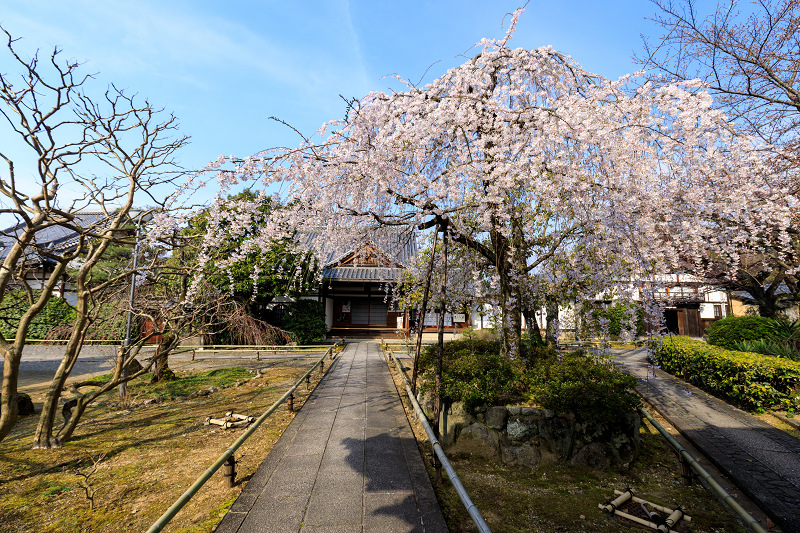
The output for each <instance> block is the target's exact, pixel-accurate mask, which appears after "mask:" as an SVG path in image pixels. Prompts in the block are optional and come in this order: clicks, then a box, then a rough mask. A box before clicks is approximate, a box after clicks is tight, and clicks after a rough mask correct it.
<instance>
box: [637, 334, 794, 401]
mask: <svg viewBox="0 0 800 533" xmlns="http://www.w3.org/2000/svg"><path fill="white" fill-rule="evenodd" d="M650 347H651V348H652V349H653V359H654V360H655V362H656V363H658V364H660V365H661V367H662V368H663V369H664V370H666V371H667V372H669V373H671V374H674V375H676V376H678V377H681V378H683V379H685V380H687V381H689V382H690V383H693V384H694V385H697V386H698V387H700V388H702V389H705V390H707V391H709V392H711V393H712V394H715V395H717V396H720V397H723V398H726V399H728V400H730V401H732V402H734V403H736V404H738V405H740V406H742V407H744V408H745V409H749V410H756V411H760V410H763V409H768V408H772V407H778V408H782V409H786V410H789V411H795V410H797V409H798V408H800V363H798V362H795V361H791V360H788V359H780V358H777V357H769V356H765V355H757V354H752V353H746V352H736V351H731V350H726V349H724V348H721V347H719V346H710V345H708V344H706V343H704V342H702V341H698V340H693V339H689V338H688V337H669V338H663V339H659V340H658V341H654V342H653V343H651V345H650Z"/></svg>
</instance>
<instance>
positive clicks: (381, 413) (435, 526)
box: [216, 342, 447, 533]
mask: <svg viewBox="0 0 800 533" xmlns="http://www.w3.org/2000/svg"><path fill="white" fill-rule="evenodd" d="M300 531H302V532H303V533H333V532H336V533H350V532H386V533H394V532H409V531H413V532H446V531H447V526H446V524H445V521H444V517H443V516H442V512H441V509H440V508H439V504H438V502H437V501H436V495H435V494H434V492H433V488H432V486H431V483H430V479H429V478H428V474H427V472H426V470H425V465H424V464H423V462H422V458H421V457H420V454H419V450H418V449H417V444H416V441H415V439H414V435H413V433H412V432H411V428H410V427H409V424H408V420H407V419H406V415H405V411H404V410H403V406H402V404H401V403H400V397H399V396H398V394H397V389H396V388H395V386H394V383H393V382H392V378H391V375H390V373H389V369H388V368H387V366H386V362H385V360H384V358H383V354H382V353H381V351H380V346H379V345H378V343H377V342H360V343H351V344H348V345H347V347H346V348H345V350H344V351H343V352H342V353H341V354H340V355H339V357H338V358H337V359H336V361H335V363H334V366H333V368H331V369H330V371H329V372H328V375H327V376H326V377H325V378H324V379H323V380H322V381H321V382H320V384H319V385H318V386H317V388H316V390H315V391H314V392H313V393H312V394H311V396H310V397H309V398H308V400H307V401H306V403H305V405H303V408H302V409H301V410H300V412H299V413H297V415H296V416H295V418H294V420H292V422H291V424H289V426H288V428H287V429H286V431H285V432H284V433H283V435H282V436H281V438H280V439H279V440H278V442H277V443H276V444H275V446H274V448H273V449H272V451H271V452H270V453H269V455H268V456H267V458H266V459H265V460H264V462H263V463H262V464H261V466H260V467H259V469H258V470H257V471H256V473H255V474H254V475H253V477H252V478H251V479H250V481H249V482H248V483H247V485H246V486H245V487H244V489H243V490H242V492H241V494H240V495H239V498H238V499H237V500H236V502H235V503H234V504H233V506H232V507H231V509H230V511H229V512H228V513H227V514H226V515H225V518H224V519H223V520H222V522H221V523H220V524H219V526H218V527H217V529H216V532H217V533H234V532H236V533H251V532H264V533H266V532H270V533H271V532H276V533H277V532H300Z"/></svg>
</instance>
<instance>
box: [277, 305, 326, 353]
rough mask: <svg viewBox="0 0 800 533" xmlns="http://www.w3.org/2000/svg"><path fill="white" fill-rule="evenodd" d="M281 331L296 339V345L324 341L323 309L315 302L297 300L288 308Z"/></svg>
mask: <svg viewBox="0 0 800 533" xmlns="http://www.w3.org/2000/svg"><path fill="white" fill-rule="evenodd" d="M283 329H285V330H286V331H288V332H290V333H293V334H294V335H295V336H296V337H297V343H298V344H314V343H315V342H320V341H323V340H325V336H326V335H327V334H328V330H327V328H326V327H325V308H324V307H323V305H322V303H321V302H318V301H316V300H298V301H296V302H294V303H293V304H291V305H290V306H289V314H288V316H287V318H286V321H285V322H284V325H283Z"/></svg>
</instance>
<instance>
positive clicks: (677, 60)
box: [636, 0, 800, 144]
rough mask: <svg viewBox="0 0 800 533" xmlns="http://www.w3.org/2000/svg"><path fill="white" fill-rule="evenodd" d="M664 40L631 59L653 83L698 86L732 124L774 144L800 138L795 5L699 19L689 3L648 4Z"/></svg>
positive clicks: (727, 0) (755, 5) (731, 6)
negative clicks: (694, 83)
mask: <svg viewBox="0 0 800 533" xmlns="http://www.w3.org/2000/svg"><path fill="white" fill-rule="evenodd" d="M653 3H654V4H655V5H656V6H657V7H658V9H659V11H658V12H657V13H656V15H655V16H654V18H653V21H654V22H656V23H657V24H658V25H660V26H661V27H662V28H663V30H664V34H663V35H662V36H660V37H658V38H655V39H649V38H645V39H644V54H643V55H642V56H641V57H637V58H636V59H637V60H638V61H639V62H640V63H641V64H642V65H643V66H645V67H647V68H652V69H654V71H655V78H656V79H657V80H662V81H663V80H675V79H680V80H690V79H695V78H699V79H701V80H703V81H704V82H705V83H706V84H708V86H709V88H710V89H711V91H712V92H714V93H716V94H715V98H716V100H717V101H718V102H719V104H720V105H721V106H723V107H724V108H725V109H726V110H727V111H728V112H729V114H730V116H731V117H732V118H734V119H736V120H738V121H740V122H741V124H743V125H744V126H746V127H747V128H748V129H749V130H750V131H751V132H752V133H754V134H755V135H757V136H759V137H760V138H762V139H763V140H765V141H766V142H769V143H772V144H788V143H796V142H797V134H798V132H799V131H800V130H799V129H800V79H798V70H800V2H798V0H758V1H754V2H752V3H750V4H748V8H750V7H751V6H752V12H743V11H742V10H741V9H740V2H739V1H738V0H723V1H721V2H720V3H719V4H718V5H717V8H716V10H715V11H714V12H713V13H710V14H708V15H702V14H701V13H699V12H698V9H697V6H696V2H695V1H694V0H677V1H674V0H653Z"/></svg>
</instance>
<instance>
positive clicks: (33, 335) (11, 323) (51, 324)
mask: <svg viewBox="0 0 800 533" xmlns="http://www.w3.org/2000/svg"><path fill="white" fill-rule="evenodd" d="M28 307H29V304H28V300H27V297H26V296H25V293H24V292H22V291H12V292H8V293H6V294H5V296H4V297H3V303H2V317H0V332H2V334H3V336H4V337H5V338H6V339H9V338H13V337H14V336H15V335H16V334H17V327H18V326H19V319H20V318H22V315H23V314H24V313H25V311H26V310H27V309H28ZM74 320H75V309H73V308H72V307H71V306H70V305H69V304H68V303H67V302H66V301H65V300H64V299H62V298H59V297H58V296H51V297H50V299H48V300H47V303H46V304H45V306H44V308H43V309H42V310H41V311H40V312H39V314H38V315H36V316H35V317H34V318H33V320H32V321H31V325H30V327H29V328H28V335H27V338H29V339H44V338H45V337H46V335H47V332H48V331H50V330H51V329H53V328H56V327H58V326H63V325H64V324H69V323H71V322H73V321H74Z"/></svg>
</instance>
